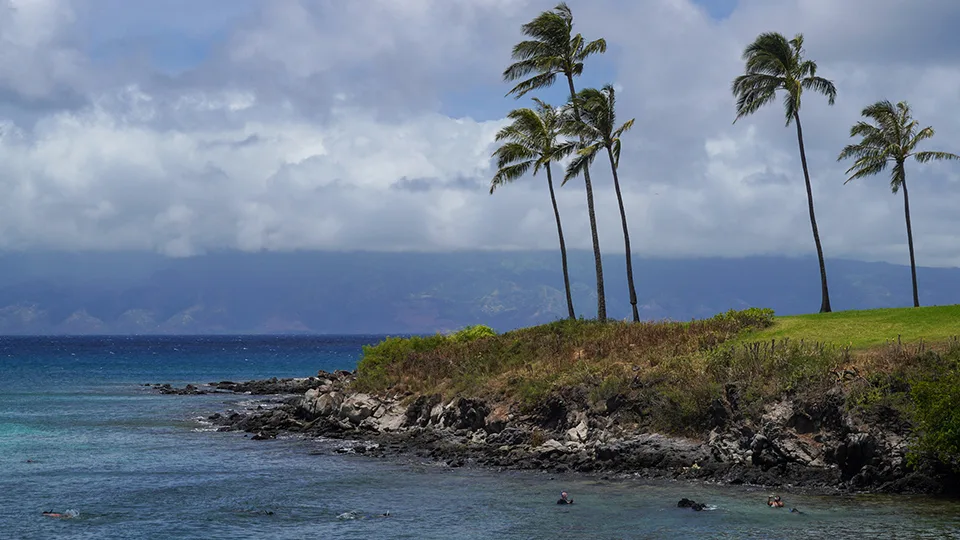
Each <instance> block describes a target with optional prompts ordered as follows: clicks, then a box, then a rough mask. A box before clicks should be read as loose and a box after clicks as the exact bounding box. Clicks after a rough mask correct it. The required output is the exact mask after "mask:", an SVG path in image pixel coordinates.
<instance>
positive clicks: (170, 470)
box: [0, 336, 960, 539]
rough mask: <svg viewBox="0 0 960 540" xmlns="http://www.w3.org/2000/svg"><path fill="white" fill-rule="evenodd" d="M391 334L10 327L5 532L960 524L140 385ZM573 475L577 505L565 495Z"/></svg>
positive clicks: (264, 368)
mask: <svg viewBox="0 0 960 540" xmlns="http://www.w3.org/2000/svg"><path fill="white" fill-rule="evenodd" d="M376 340H377V338H376V337H374V336H357V337H345V338H331V337H310V338H304V337H283V338H278V337H244V338H222V337H216V338H212V337H211V338H193V337H190V338H2V339H0V538H13V539H19V538H25V539H26V538H44V539H46V538H90V539H101V538H104V539H109V538H211V539H219V538H507V539H509V538H551V539H556V538H564V539H577V538H817V537H821V538H822V537H829V538H837V539H839V538H862V537H865V536H873V537H878V538H946V537H958V538H960V503H958V502H956V501H950V500H938V499H934V498H924V497H879V496H844V497H818V496H810V495H803V494H800V493H791V492H790V491H789V490H787V491H785V492H781V495H782V496H783V497H784V499H785V500H786V502H787V505H788V507H793V506H795V507H798V508H800V509H801V510H803V511H804V513H803V514H799V515H798V514H790V513H787V512H786V511H784V510H771V509H769V508H767V507H766V506H765V505H764V501H765V500H766V496H767V494H768V492H767V491H766V490H762V489H758V488H746V487H717V486H701V485H695V484H685V483H652V482H644V481H641V480H633V479H614V480H604V479H601V478H595V477H582V476H572V475H571V476H566V475H552V474H545V473H520V472H505V473H497V472H494V471H484V470H476V469H470V468H461V469H448V468H445V467H441V466H438V465H436V464H434V463H427V462H420V461H417V460H415V459H412V458H411V459H388V460H381V459H372V458H364V457H362V456H351V455H339V454H334V453H332V449H333V448H334V447H335V445H336V444H337V443H336V442H333V441H310V440H301V439H297V438H286V439H279V440H275V441H251V440H250V439H248V438H245V437H244V436H243V435H242V434H237V433H217V432H211V431H208V430H205V428H204V426H203V424H202V423H200V422H198V418H202V417H205V416H206V415H208V414H209V413H210V412H213V411H217V410H223V409H224V408H227V407H231V406H234V407H236V406H238V404H240V403H241V402H242V401H245V400H247V399H249V398H246V397H243V396H230V395H204V396H162V395H156V394H154V393H152V392H151V391H150V390H149V389H146V388H144V387H143V386H142V383H146V382H171V383H178V384H183V383H187V382H192V383H197V382H209V381H219V380H225V379H229V380H245V379H251V378H264V377H270V376H278V377H284V376H306V375H310V374H313V373H315V372H316V371H317V370H318V369H326V370H332V369H337V368H344V369H352V368H353V367H354V366H355V364H356V360H357V357H358V356H359V353H360V347H361V345H363V344H365V343H369V342H374V341H376ZM27 460H31V461H32V462H30V463H28V462H27ZM561 489H565V490H567V491H569V492H570V494H571V496H572V497H573V498H574V499H575V501H576V504H574V505H572V506H557V505H555V504H554V501H555V500H556V498H557V496H558V494H559V491H560V490H561ZM681 497H689V498H692V499H695V500H697V501H703V502H706V503H708V504H710V505H711V508H714V509H713V510H711V511H705V512H699V513H697V512H692V511H690V510H687V509H678V508H676V506H675V505H676V501H677V500H679V499H680V498H681ZM68 509H73V510H77V511H78V512H79V517H78V518H75V519H68V520H59V519H51V518H46V517H43V516H41V512H42V511H44V510H56V511H65V510H68ZM269 512H272V514H270V513H269ZM345 512H355V514H354V515H355V516H357V519H340V518H338V516H340V515H341V514H344V513H345ZM386 512H389V513H390V515H389V517H378V516H379V515H380V514H383V513H386Z"/></svg>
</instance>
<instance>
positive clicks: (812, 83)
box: [800, 62, 837, 105]
mask: <svg viewBox="0 0 960 540" xmlns="http://www.w3.org/2000/svg"><path fill="white" fill-rule="evenodd" d="M810 63H811V64H813V62H810ZM816 66H817V65H816V64H813V70H814V71H816ZM800 85H801V86H802V88H803V89H804V90H813V91H814V92H817V93H819V94H823V95H825V96H827V104H828V105H833V103H834V102H835V101H836V100H837V87H836V86H834V85H833V82H831V81H828V80H827V79H824V78H823V77H816V76H810V77H806V78H804V79H802V80H801V82H800Z"/></svg>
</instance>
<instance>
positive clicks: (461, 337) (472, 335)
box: [450, 324, 497, 342]
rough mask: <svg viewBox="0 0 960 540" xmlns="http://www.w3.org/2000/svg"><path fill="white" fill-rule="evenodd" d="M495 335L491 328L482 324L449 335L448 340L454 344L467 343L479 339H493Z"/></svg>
mask: <svg viewBox="0 0 960 540" xmlns="http://www.w3.org/2000/svg"><path fill="white" fill-rule="evenodd" d="M496 335H497V333H496V332H495V331H494V330H493V328H490V327H489V326H485V325H482V324H475V325H473V326H467V327H465V328H463V329H462V330H460V331H458V332H455V333H453V334H451V335H450V339H452V340H453V341H456V342H468V341H474V340H477V339H480V338H485V337H493V336H496Z"/></svg>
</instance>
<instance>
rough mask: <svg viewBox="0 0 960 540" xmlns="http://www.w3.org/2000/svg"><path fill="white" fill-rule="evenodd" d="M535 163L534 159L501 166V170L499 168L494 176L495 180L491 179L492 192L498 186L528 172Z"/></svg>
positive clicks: (491, 192)
mask: <svg viewBox="0 0 960 540" xmlns="http://www.w3.org/2000/svg"><path fill="white" fill-rule="evenodd" d="M533 163H534V162H533V160H530V161H522V162H520V163H516V164H513V165H508V166H506V167H501V168H500V169H499V170H497V174H495V175H494V176H493V180H491V181H490V194H491V195H492V194H493V192H494V191H495V190H496V189H497V188H498V187H501V186H503V185H505V184H509V183H511V182H513V181H514V180H516V179H517V178H520V177H521V176H523V175H525V174H527V171H528V170H530V167H531V166H533Z"/></svg>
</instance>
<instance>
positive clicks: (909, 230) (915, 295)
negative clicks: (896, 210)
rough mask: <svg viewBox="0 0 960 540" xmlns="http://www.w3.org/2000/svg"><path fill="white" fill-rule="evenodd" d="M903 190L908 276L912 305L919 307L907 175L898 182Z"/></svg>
mask: <svg viewBox="0 0 960 540" xmlns="http://www.w3.org/2000/svg"><path fill="white" fill-rule="evenodd" d="M900 189H902V190H903V214H904V216H906V218H907V246H909V247H910V276H911V277H912V278H913V307H920V294H919V293H918V292H917V261H916V259H914V257H913V228H912V227H911V226H910V196H909V195H907V175H906V173H904V175H903V180H902V181H901V182H900Z"/></svg>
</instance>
